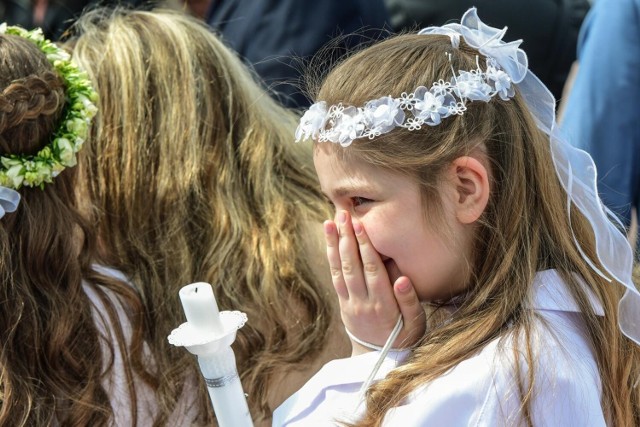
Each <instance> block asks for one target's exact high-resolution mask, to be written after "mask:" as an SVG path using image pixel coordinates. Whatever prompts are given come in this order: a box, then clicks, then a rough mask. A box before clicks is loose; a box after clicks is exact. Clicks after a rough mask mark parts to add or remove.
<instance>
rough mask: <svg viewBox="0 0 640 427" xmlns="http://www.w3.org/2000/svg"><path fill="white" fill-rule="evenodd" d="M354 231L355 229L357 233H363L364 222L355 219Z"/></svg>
mask: <svg viewBox="0 0 640 427" xmlns="http://www.w3.org/2000/svg"><path fill="white" fill-rule="evenodd" d="M353 231H354V232H355V233H356V234H357V235H360V234H362V224H361V223H359V222H358V221H353Z"/></svg>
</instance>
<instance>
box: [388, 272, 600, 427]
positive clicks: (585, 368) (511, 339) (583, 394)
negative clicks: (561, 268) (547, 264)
mask: <svg viewBox="0 0 640 427" xmlns="http://www.w3.org/2000/svg"><path fill="white" fill-rule="evenodd" d="M594 304H596V305H595V306H594V308H595V310H596V312H599V307H598V306H597V302H596V301H594ZM530 308H531V309H532V310H533V311H534V312H535V315H534V320H533V324H532V325H531V328H530V330H529V334H528V335H529V339H527V334H526V333H525V332H524V331H522V330H521V329H518V328H513V329H511V330H510V331H509V332H507V333H506V334H505V335H503V336H501V337H499V338H496V339H494V340H493V341H491V342H489V343H488V344H487V345H486V346H484V347H483V348H482V349H481V350H480V351H479V352H478V353H476V354H475V355H473V356H472V357H470V358H468V359H466V360H464V361H462V362H460V363H459V364H457V365H456V366H455V367H454V368H453V369H451V370H450V371H449V372H447V373H446V374H445V375H442V376H440V377H439V378H437V379H435V380H433V381H431V382H430V383H428V384H425V385H424V386H422V387H419V388H418V389H416V390H415V391H414V392H413V393H412V394H411V395H410V396H409V398H408V399H406V400H405V405H402V406H399V407H396V408H394V409H393V410H391V411H390V412H389V413H388V414H387V418H386V419H387V420H391V419H393V420H405V419H412V423H411V424H410V425H416V426H417V425H445V424H446V425H463V424H464V425H474V426H503V425H520V424H521V422H522V421H523V420H524V414H523V413H522V411H521V406H522V396H521V390H523V391H526V390H527V389H528V385H529V384H530V381H531V379H533V384H534V386H533V395H532V397H531V399H532V400H531V402H532V405H531V417H532V419H533V424H534V425H545V426H549V425H552V426H555V425H557V426H563V425H590V426H594V425H605V423H604V418H603V414H602V409H601V405H600V400H601V399H600V398H601V382H600V376H599V373H598V368H597V364H596V361H595V357H594V355H593V351H592V349H591V346H590V344H589V341H588V339H587V336H586V332H585V327H584V323H583V321H582V318H581V316H580V313H579V311H578V308H577V304H575V301H574V300H573V298H572V297H571V296H570V294H569V292H568V288H567V287H566V285H565V284H564V282H563V281H562V279H561V278H560V276H559V275H558V274H557V273H556V272H554V271H552V270H549V271H546V272H541V273H540V274H538V276H537V277H536V280H535V282H534V298H533V302H532V307H530ZM528 355H531V357H530V358H529V357H528ZM528 360H533V364H530V363H529V362H528ZM439 423H440V424H439ZM392 424H393V423H390V425H392Z"/></svg>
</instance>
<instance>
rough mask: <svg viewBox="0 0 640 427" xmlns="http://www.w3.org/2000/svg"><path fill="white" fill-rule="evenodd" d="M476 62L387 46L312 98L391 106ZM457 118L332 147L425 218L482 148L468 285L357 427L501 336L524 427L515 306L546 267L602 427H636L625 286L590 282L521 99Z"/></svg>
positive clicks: (525, 332)
mask: <svg viewBox="0 0 640 427" xmlns="http://www.w3.org/2000/svg"><path fill="white" fill-rule="evenodd" d="M448 54H451V60H449V59H448V58H449V57H448ZM477 56H480V57H481V59H480V61H481V62H484V60H483V59H482V55H480V54H479V53H478V52H477V51H476V50H474V49H471V48H470V47H469V46H467V45H466V44H465V43H464V42H463V41H462V42H461V46H460V49H453V48H452V46H451V42H450V40H449V38H448V37H445V36H422V35H401V36H397V37H394V38H391V39H388V40H386V41H383V42H381V43H379V44H377V45H374V46H373V47H370V48H368V49H366V50H364V51H361V52H359V53H357V54H355V55H353V56H352V57H350V58H348V59H347V60H345V61H344V62H342V63H341V64H340V65H338V66H337V67H336V68H335V69H333V70H332V71H331V72H330V73H329V75H328V76H327V78H326V79H325V81H324V82H323V84H322V85H321V87H320V90H319V92H318V93H317V96H316V99H319V100H323V101H326V102H327V103H328V104H329V105H335V104H337V103H338V102H343V103H345V104H349V105H364V103H365V102H366V101H368V100H371V99H376V98H379V97H383V96H388V95H390V94H391V95H392V96H395V97H399V96H400V94H401V93H402V92H410V91H412V90H414V89H416V88H417V87H419V86H427V87H429V86H430V85H431V84H432V83H433V82H436V81H438V80H439V79H444V80H445V81H448V80H449V79H450V78H451V70H452V68H453V69H455V70H473V69H475V68H476V58H477ZM467 108H468V109H467V111H466V112H465V113H464V115H461V116H454V117H449V118H447V119H444V120H443V121H442V123H441V124H440V125H438V126H434V127H430V126H423V128H422V129H421V130H419V131H407V130H405V129H401V128H397V129H395V130H393V131H392V132H389V133H388V134H385V135H382V136H380V137H378V138H375V139H373V140H368V139H364V140H362V139H359V140H355V141H354V142H353V144H352V145H351V146H350V147H349V148H348V149H346V150H343V149H342V148H341V147H338V148H336V150H341V155H344V156H355V157H357V158H358V159H361V160H363V161H365V162H367V163H369V164H372V165H375V166H378V167H382V168H387V169H388V170H390V171H394V172H396V173H397V172H398V171H402V173H404V174H406V175H407V176H409V177H410V178H411V179H414V180H416V181H417V182H418V183H419V184H420V186H421V188H422V194H423V200H424V206H425V209H426V207H427V206H429V209H430V210H429V212H430V214H431V212H432V209H433V206H438V205H439V203H440V198H439V196H438V180H439V179H440V178H441V172H442V171H443V170H444V169H445V168H446V167H447V166H448V165H449V164H450V163H451V162H452V161H453V160H454V159H456V158H458V157H460V156H462V155H467V154H468V153H470V152H472V151H473V150H474V149H476V148H478V147H481V148H482V150H484V151H485V152H486V153H487V157H488V159H489V161H490V164H491V196H490V200H489V204H488V206H487V208H486V211H485V212H484V214H483V216H482V218H481V220H480V224H479V227H478V231H477V235H476V239H475V250H474V254H475V256H474V258H473V259H470V260H468V262H469V263H470V265H471V266H472V270H473V274H472V278H471V280H470V282H469V284H468V291H467V294H466V295H465V299H464V303H463V304H462V306H461V307H460V309H459V310H458V311H457V312H456V314H455V316H454V317H453V318H452V319H451V322H450V323H446V324H445V325H443V326H439V327H433V326H432V327H431V328H430V329H429V333H428V334H427V336H426V337H425V338H424V340H423V341H422V342H421V345H420V346H419V347H418V348H417V349H416V350H415V351H414V352H413V354H412V356H411V357H410V358H409V359H408V361H407V362H406V363H405V364H404V365H403V366H401V367H399V368H398V369H396V370H394V371H392V372H391V373H390V374H389V375H388V376H387V377H386V378H385V379H384V380H382V381H380V382H379V383H377V384H375V385H374V386H373V387H371V388H370V390H369V392H368V394H367V412H366V415H365V416H364V418H362V419H361V420H360V421H358V422H357V423H355V425H357V426H368V427H370V426H379V425H381V423H382V420H383V418H384V416H385V413H386V412H387V411H388V410H389V409H391V408H393V407H394V406H397V405H399V404H400V403H401V402H402V400H403V399H404V398H406V397H407V396H408V395H409V393H410V392H411V391H412V390H415V389H416V388H417V387H419V386H421V385H424V384H425V383H428V382H430V381H432V380H434V379H436V378H438V377H439V376H441V375H443V374H444V373H446V372H447V371H448V370H450V369H451V368H453V367H454V366H456V365H457V364H458V363H460V362H462V361H463V360H465V359H468V358H469V357H471V356H473V355H474V354H475V353H476V352H478V351H479V350H480V349H482V348H483V347H484V346H485V345H486V344H487V343H488V342H490V341H492V340H494V339H496V338H507V337H512V338H514V339H515V340H516V341H517V342H518V343H519V344H518V345H516V346H515V347H514V354H513V357H514V360H522V358H523V359H524V362H525V365H526V366H527V370H526V372H527V373H526V374H524V373H523V372H524V371H516V372H515V374H516V375H517V377H518V378H519V392H520V398H521V404H522V406H521V411H520V414H519V415H520V416H521V423H524V424H526V425H532V424H533V418H532V414H531V401H532V399H534V398H535V392H536V382H535V376H536V370H535V367H536V361H535V345H534V341H533V339H532V333H533V328H534V325H535V323H536V322H538V320H537V318H536V314H535V312H534V311H532V310H527V309H526V308H525V307H527V306H528V305H529V298H531V293H532V289H531V288H532V286H531V285H532V282H533V278H534V275H535V274H536V272H538V271H541V270H544V269H549V268H553V269H557V271H558V272H559V273H560V274H561V275H562V277H563V279H564V280H565V281H566V282H567V283H568V286H569V288H570V290H571V293H572V295H573V296H574V297H575V299H576V301H577V302H578V304H579V306H580V308H581V311H582V313H583V315H582V318H583V320H584V322H585V325H586V331H587V338H588V340H590V343H591V345H592V347H593V348H594V353H595V359H596V362H597V366H598V368H599V372H600V377H601V380H602V407H603V410H604V413H605V416H606V418H607V419H608V420H609V421H610V422H611V424H612V425H617V426H631V425H640V389H638V388H637V387H634V381H635V380H636V379H637V378H639V377H640V357H639V356H640V352H639V349H638V347H637V346H635V345H634V344H633V343H632V342H631V341H630V340H629V339H627V338H626V337H625V336H623V335H622V333H621V332H620V330H619V328H618V310H617V304H618V301H619V299H620V297H621V296H622V293H623V287H622V286H615V284H614V285H612V284H610V283H608V282H606V281H605V280H604V279H602V278H601V277H600V276H599V275H597V274H596V273H595V272H594V271H593V270H592V269H591V268H589V266H588V265H587V264H586V262H585V261H584V259H583V257H582V256H581V254H580V253H579V251H578V249H577V248H576V246H575V244H574V240H573V235H572V232H571V229H572V228H573V231H574V232H575V236H576V238H577V239H578V240H579V241H580V242H581V246H582V249H583V250H584V252H585V253H586V254H587V255H588V256H589V258H590V259H592V260H593V259H597V256H596V252H595V248H594V238H593V233H592V231H591V228H590V224H589V223H588V222H587V221H586V220H585V218H584V217H583V216H582V215H581V213H580V212H579V211H578V210H577V209H576V208H575V207H574V206H571V223H569V215H568V212H567V206H566V194H565V192H564V190H563V189H562V187H561V185H560V183H559V181H558V179H557V178H556V173H555V171H554V168H553V163H552V161H551V154H550V148H549V140H548V137H547V136H546V135H544V134H543V133H542V132H541V131H539V130H538V129H537V127H536V125H535V123H534V121H533V119H532V117H531V115H530V113H529V112H528V110H527V107H526V106H525V104H524V102H523V100H522V98H521V97H520V95H519V94H517V95H516V97H515V98H514V99H512V100H510V101H501V100H500V99H493V100H492V101H491V102H488V103H484V102H471V103H468V104H467ZM436 213H437V212H436ZM440 219H441V218H440ZM437 220H438V217H437V216H436V218H435V221H437ZM573 273H578V275H579V276H580V277H582V278H583V279H584V282H585V283H586V285H587V287H588V289H589V290H591V291H593V293H594V294H595V295H596V296H597V297H598V299H599V300H600V301H601V302H602V305H603V307H604V310H605V312H606V313H607V315H606V316H605V317H599V316H596V315H595V314H594V312H593V309H592V307H591V305H590V304H589V303H588V298H587V295H586V290H585V289H584V285H581V284H579V283H577V281H576V278H575V276H574V274H573ZM510 324H512V325H513V326H512V327H510V328H509V327H508V325H510ZM507 330H508V331H510V332H509V333H507V332H506V331H507ZM517 366H519V365H518V364H516V367H517ZM525 376H526V378H525Z"/></svg>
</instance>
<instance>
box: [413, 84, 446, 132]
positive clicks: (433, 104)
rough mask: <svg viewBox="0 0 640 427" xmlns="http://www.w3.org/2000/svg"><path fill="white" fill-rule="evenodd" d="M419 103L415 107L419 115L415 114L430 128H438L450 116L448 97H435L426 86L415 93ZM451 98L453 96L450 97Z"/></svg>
mask: <svg viewBox="0 0 640 427" xmlns="http://www.w3.org/2000/svg"><path fill="white" fill-rule="evenodd" d="M415 95H416V98H418V102H417V103H416V105H415V110H416V112H417V113H418V114H415V116H416V118H418V119H421V120H422V121H423V123H426V124H428V125H429V126H436V125H438V124H440V122H441V121H442V119H443V118H445V117H448V116H449V109H448V108H447V106H446V105H445V101H447V99H446V98H447V96H446V95H434V94H433V93H431V92H430V91H427V89H426V88H425V87H424V86H420V87H419V88H418V89H416V91H415ZM448 97H449V98H451V96H450V95H449V96H448Z"/></svg>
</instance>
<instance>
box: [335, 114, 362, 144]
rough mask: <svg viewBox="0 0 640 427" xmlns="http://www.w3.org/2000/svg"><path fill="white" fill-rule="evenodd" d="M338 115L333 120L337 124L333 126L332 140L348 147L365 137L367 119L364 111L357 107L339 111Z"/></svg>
mask: <svg viewBox="0 0 640 427" xmlns="http://www.w3.org/2000/svg"><path fill="white" fill-rule="evenodd" d="M340 107H342V106H340ZM337 114H339V115H338V116H337V117H336V118H335V119H332V121H334V120H335V123H336V124H335V125H334V126H333V132H331V134H330V138H331V139H330V140H331V141H335V142H338V143H340V145H342V146H344V147H346V146H348V145H349V144H351V142H352V141H353V140H354V139H356V138H360V137H362V136H363V134H364V128H365V123H366V118H365V115H364V112H363V111H362V109H361V108H355V107H346V108H344V109H339V110H337Z"/></svg>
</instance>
